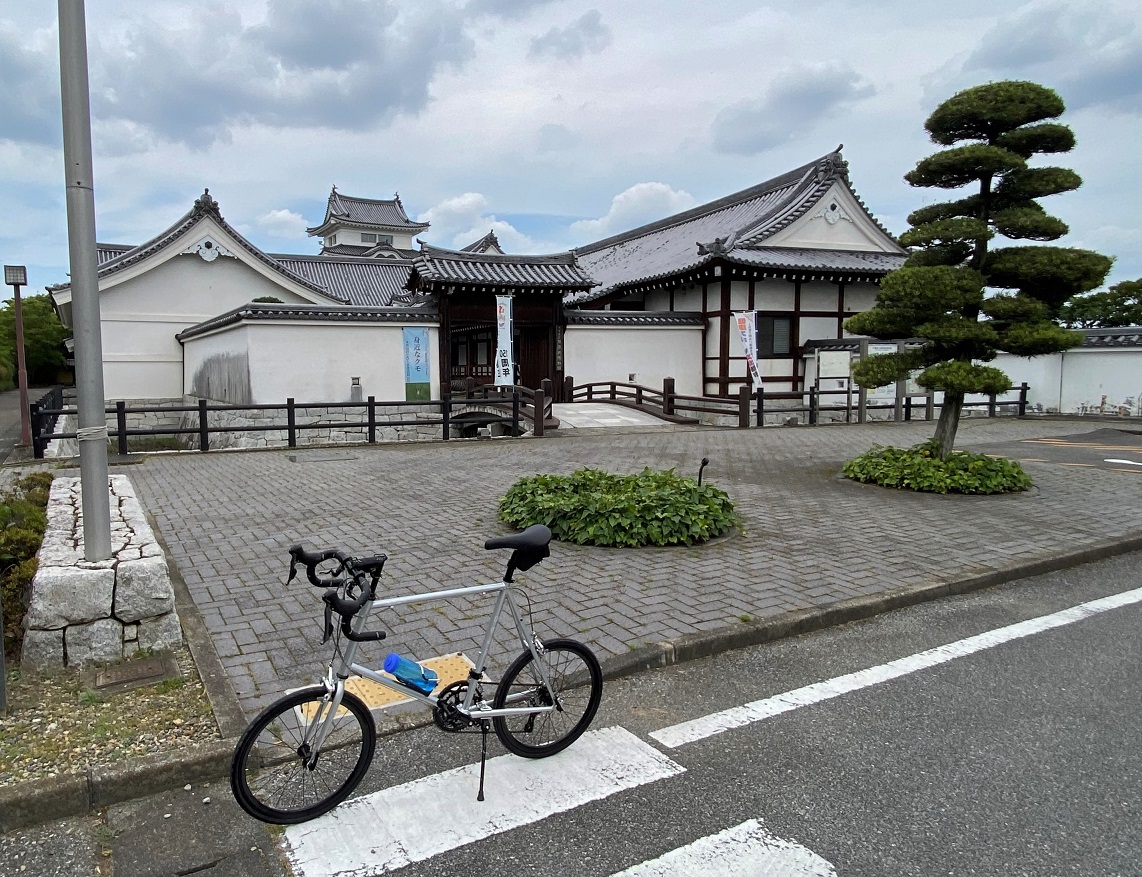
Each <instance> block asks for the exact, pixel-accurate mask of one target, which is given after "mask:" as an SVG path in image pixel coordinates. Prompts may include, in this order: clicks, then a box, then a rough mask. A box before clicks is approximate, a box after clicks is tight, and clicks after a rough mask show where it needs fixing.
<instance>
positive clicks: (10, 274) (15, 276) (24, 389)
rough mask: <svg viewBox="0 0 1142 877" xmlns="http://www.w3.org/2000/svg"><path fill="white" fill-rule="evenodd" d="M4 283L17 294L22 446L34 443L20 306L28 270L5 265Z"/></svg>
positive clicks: (15, 304) (17, 378)
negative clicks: (21, 288) (21, 290)
mask: <svg viewBox="0 0 1142 877" xmlns="http://www.w3.org/2000/svg"><path fill="white" fill-rule="evenodd" d="M4 283H6V284H7V285H8V286H10V287H12V289H13V290H14V292H15V301H14V310H15V313H16V383H17V385H18V386H19V388H20V444H22V445H23V446H24V447H27V446H28V445H30V444H31V443H32V421H31V417H30V415H29V413H28V369H27V367H26V366H25V364H24V312H23V310H22V308H21V306H20V287H21V286H27V285H28V269H27V268H26V267H25V266H23V265H5V266H4Z"/></svg>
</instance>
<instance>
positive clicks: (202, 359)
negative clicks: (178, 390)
mask: <svg viewBox="0 0 1142 877" xmlns="http://www.w3.org/2000/svg"><path fill="white" fill-rule="evenodd" d="M213 357H223V358H227V359H234V360H236V361H239V362H240V363H242V365H241V366H240V367H243V368H244V371H245V373H246V381H247V383H248V382H249V379H250V378H249V335H248V333H247V327H246V325H245V324H242V323H239V324H235V325H233V326H227V327H226V328H225V329H221V330H219V331H218V332H213V333H211V334H209V335H199V336H197V337H195V338H189V339H187V341H186V343H185V344H184V345H183V373H182V380H183V386H184V387H185V388H186V390H185V392H186V393H187V394H190V393H193V391H194V389H195V376H196V375H197V374H198V372H199V370H200V369H202V368H203V366H204V363H206V362H207V361H208V360H210V359H211V358H213ZM211 401H216V402H230V403H233V404H241V403H243V402H250V401H252V400H239V399H217V398H215V399H212V400H211ZM274 401H277V402H282V401H285V400H284V399H277V400H274Z"/></svg>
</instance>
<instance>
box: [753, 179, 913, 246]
mask: <svg viewBox="0 0 1142 877" xmlns="http://www.w3.org/2000/svg"><path fill="white" fill-rule="evenodd" d="M834 201H835V202H836V204H837V206H838V208H840V209H839V210H838V211H836V212H835V213H834V215H833V218H835V219H836V221H835V222H829V221H828V220H827V219H826V218H825V215H826V214H827V213H828V212H829V211H828V208H829V206H830V204H831V203H832V202H834ZM766 245H767V246H774V247H814V248H819V249H829V250H865V251H870V252H882V253H898V252H900V250H899V248H897V247H895V246H894V245H893V244H892V241H891V240H890V239H889V238H888V236H887V235H886V234H885V233H884V232H883V231H881V230H880V229H879V228H877V226H876V224H875V223H874V222H873V221H872V220H871V219H869V218H868V216H867V215H866V214H865V212H864V209H863V208H862V207H861V206H860V204H859V203H858V202H857V200H856V198H854V197H853V194H852V192H850V191H849V189H848V187H847V186H845V185H844V184H842V183H839V182H837V183H833V185H832V187H831V188H830V189H829V191H828V192H826V193H825V196H824V197H823V198H822V199H821V200H820V201H819V202H818V203H817V205H816V206H815V207H814V208H813V209H812V210H810V211H809V212H808V213H806V214H805V215H804V216H802V217H801V218H800V219H798V220H797V221H796V222H794V223H793V224H792V225H790V226H789V227H788V228H786V229H783V230H782V231H779V232H778V233H777V234H775V235H774V236H773V237H771V238H769V239H768V240H767V241H766Z"/></svg>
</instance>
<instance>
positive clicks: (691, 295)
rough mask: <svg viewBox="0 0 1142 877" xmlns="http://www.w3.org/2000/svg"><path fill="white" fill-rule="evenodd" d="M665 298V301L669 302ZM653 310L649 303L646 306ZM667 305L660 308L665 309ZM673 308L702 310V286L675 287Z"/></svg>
mask: <svg viewBox="0 0 1142 877" xmlns="http://www.w3.org/2000/svg"><path fill="white" fill-rule="evenodd" d="M669 300H670V299H669V298H667V302H669ZM646 309H647V310H648V311H649V310H654V308H651V307H650V305H649V304H648V305H647V308H646ZM666 309H667V305H665V304H664V305H663V306H662V308H661V310H666ZM674 310H676V311H700V310H702V287H700V286H688V287H686V288H685V289H677V290H675V291H674Z"/></svg>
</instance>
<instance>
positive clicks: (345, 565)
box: [286, 545, 388, 642]
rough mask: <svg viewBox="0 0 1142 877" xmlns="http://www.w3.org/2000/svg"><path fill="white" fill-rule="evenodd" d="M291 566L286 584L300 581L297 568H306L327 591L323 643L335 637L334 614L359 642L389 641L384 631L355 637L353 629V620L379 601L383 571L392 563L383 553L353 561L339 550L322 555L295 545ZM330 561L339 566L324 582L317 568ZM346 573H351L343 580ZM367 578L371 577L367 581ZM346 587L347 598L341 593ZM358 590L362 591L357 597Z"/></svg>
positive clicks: (291, 550) (311, 580)
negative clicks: (334, 561) (365, 608)
mask: <svg viewBox="0 0 1142 877" xmlns="http://www.w3.org/2000/svg"><path fill="white" fill-rule="evenodd" d="M289 556H290V564H289V578H288V579H287V580H286V583H287V584H288V583H289V582H292V581H293V580H294V578H296V577H297V564H298V563H299V562H301V563H303V564H305V577H306V578H307V579H309V583H310V584H311V585H313V586H314V587H318V588H326V589H327V590H326V591H325V593H324V594H323V595H322V596H321V601H322V602H323V603H324V604H325V637H324V639H323V640H322V642H325V641H326V640H328V639H329V637H330V635H331V634H332V633H333V613H334V612H336V613H337V614H338V615H340V616H341V632H342V633H344V634H345V636H346V637H348V638H349V639H351V640H354V641H356V642H372V641H375V640H382V639H384V638H385V633H384V632H383V631H372V632H367V633H354V632H353V630H352V628H351V627H350V622H351V621H352V619H353V617H354V616H355V615H356V614H357V613H358V612H360V611H361V609H362V608H363V607H364V606H365V604H366V603H369V602H370V601H372V600H374V599H376V593H377V580H378V579H380V577H381V569H382V567H384V565H385V561H386V560H388V556H387V555H386V554H383V553H378V554H373V555H369V556H368V557H353V556H352V555H349V554H346V553H345V552H344V551H341V550H340V549H338V548H325V549H322V550H319V551H307V550H306V549H305V548H304V547H303V546H302V545H291V546H290V548H289ZM328 560H336V561H337V562H338V564H339V566H338V567H337V569H336V570H335V571H334V572H333V575H332V576H331V577H330V578H321V577H320V576H318V575H317V565H318V564H320V563H324V562H325V561H328ZM342 573H348V576H343V575H342ZM366 576H369V577H370V580H369V581H366V578H365V577H366ZM342 587H344V588H345V596H344V597H342V596H341V595H340V594H339V593H338V591H339V590H340V589H341V588H342ZM354 589H360V592H359V593H358V594H357V596H356V597H354V596H353V591H354Z"/></svg>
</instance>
